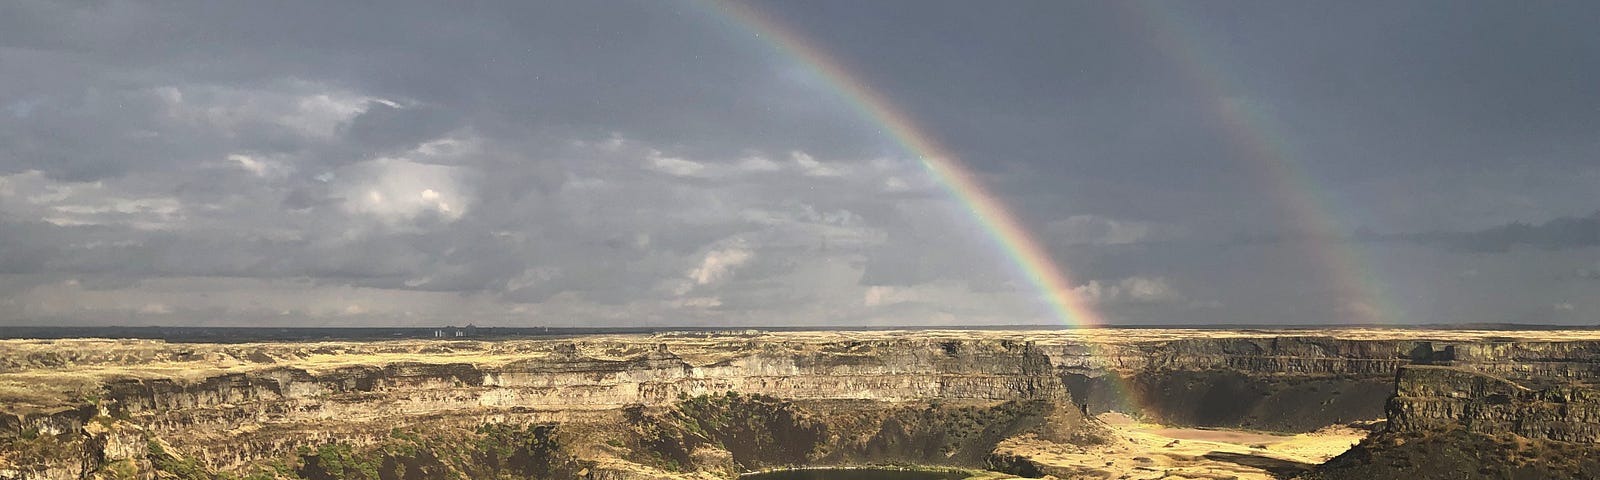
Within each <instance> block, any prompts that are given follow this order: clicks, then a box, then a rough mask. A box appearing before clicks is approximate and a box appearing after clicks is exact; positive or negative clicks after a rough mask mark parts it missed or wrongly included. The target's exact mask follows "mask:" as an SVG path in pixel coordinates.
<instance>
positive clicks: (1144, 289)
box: [1072, 276, 1183, 304]
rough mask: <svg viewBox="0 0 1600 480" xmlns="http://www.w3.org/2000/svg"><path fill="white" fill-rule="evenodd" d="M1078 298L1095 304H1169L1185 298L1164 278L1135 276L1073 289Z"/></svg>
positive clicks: (1091, 283) (1092, 283)
mask: <svg viewBox="0 0 1600 480" xmlns="http://www.w3.org/2000/svg"><path fill="white" fill-rule="evenodd" d="M1072 293H1073V294H1074V295H1077V296H1078V298H1081V299H1084V300H1085V301H1088V302H1091V303H1095V304H1119V303H1120V304H1137V303H1167V302H1174V301H1180V300H1183V296H1182V295H1180V294H1179V293H1178V291H1177V290H1175V289H1173V288H1172V285H1170V284H1168V283H1167V280H1166V279H1165V278H1163V277H1140V276H1133V277H1128V278H1124V279H1122V280H1119V281H1117V282H1115V283H1101V282H1100V281H1098V280H1090V281H1089V283H1085V284H1083V285H1079V286H1077V287H1074V288H1073V289H1072Z"/></svg>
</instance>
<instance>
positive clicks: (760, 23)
mask: <svg viewBox="0 0 1600 480" xmlns="http://www.w3.org/2000/svg"><path fill="white" fill-rule="evenodd" d="M714 7H715V8H716V9H717V10H718V11H720V12H722V13H725V14H727V15H728V16H729V17H731V18H733V19H734V20H735V22H734V23H736V24H738V25H741V26H743V27H745V28H746V29H748V30H749V31H750V33H752V34H754V35H756V36H758V37H760V38H763V39H765V40H766V41H767V43H769V44H771V45H773V46H774V47H775V48H777V49H778V50H779V51H781V52H782V53H783V54H785V55H788V56H790V57H793V58H794V59H796V60H798V61H799V62H801V63H802V64H804V65H805V66H807V67H809V68H811V69H813V70H814V71H815V72H816V73H817V74H818V75H819V76H820V77H821V78H822V79H823V80H825V81H826V82H827V84H828V85H829V86H831V87H833V88H834V89H835V90H837V91H838V93H839V94H840V95H841V96H842V97H843V98H845V99H847V100H849V103H850V104H851V105H852V106H853V107H854V108H856V109H857V110H858V111H859V113H860V114H861V115H863V116H864V117H866V118H867V119H868V120H870V121H872V122H874V123H876V124H878V125H880V126H882V128H883V129H884V130H885V131H886V133H887V134H888V135H889V137H890V138H892V139H893V140H894V141H895V142H897V143H899V144H900V145H901V146H902V147H903V148H905V149H906V150H907V151H909V152H910V153H911V154H913V155H915V156H916V157H917V159H918V160H919V161H920V162H921V163H922V166H923V167H925V168H927V170H928V172H929V173H931V174H932V175H933V177H934V178H935V179H936V180H938V182H939V184H940V185H942V186H943V187H944V188H945V190H947V191H949V193H950V195H951V196H952V197H953V198H955V199H957V200H958V201H959V202H960V203H961V204H962V206H963V207H964V208H965V209H966V210H967V211H968V213H969V214H971V216H972V218H973V219H974V220H976V221H977V222H978V224H979V225H980V226H981V227H983V229H984V231H986V232H987V233H988V234H989V236H990V238H992V239H993V240H994V242H995V243H996V244H997V245H998V246H999V247H1000V249H1001V250H1002V251H1004V252H1005V255H1006V257H1007V258H1008V259H1009V260H1010V261H1011V262H1012V263H1013V264H1015V265H1016V267H1017V268H1018V270H1020V271H1021V273H1022V275H1023V276H1024V277H1026V278H1027V280H1028V282H1029V283H1031V284H1032V285H1033V286H1034V287H1035V288H1037V289H1038V290H1039V293H1040V295H1042V296H1043V297H1044V301H1045V302H1046V303H1047V304H1048V305H1049V307H1050V309H1051V312H1052V314H1053V315H1054V316H1055V317H1056V319H1057V320H1059V321H1061V322H1063V323H1065V324H1067V325H1070V326H1075V327H1099V326H1103V325H1104V321H1103V320H1102V319H1101V318H1100V316H1099V314H1097V313H1095V311H1094V310H1092V309H1090V308H1089V306H1088V305H1087V304H1086V303H1085V302H1084V301H1083V299H1081V298H1079V297H1078V295H1077V294H1076V293H1075V292H1073V290H1072V287H1071V285H1072V282H1071V279H1070V278H1069V277H1068V276H1067V272H1065V271H1063V270H1062V269H1061V268H1060V267H1058V266H1057V265H1056V262H1055V261H1054V260H1052V259H1051V258H1050V255H1049V254H1047V253H1045V250H1044V248H1043V247H1041V246H1040V245H1039V242H1038V241H1036V240H1034V238H1033V236H1032V235H1030V234H1029V233H1028V231H1027V229H1025V228H1023V227H1022V224H1021V222H1018V221H1017V218H1016V216H1015V215H1012V214H1011V212H1010V211H1009V210H1007V209H1006V206H1005V205H1004V204H1002V203H1001V202H1000V200H999V199H997V198H995V196H994V195H992V194H990V193H989V192H988V191H987V190H986V189H984V187H983V185H982V184H980V183H979V182H978V179H977V176H976V175H974V174H973V173H972V172H970V171H968V170H967V169H966V168H965V167H964V166H962V165H961V164H960V163H958V161H957V160H956V157H955V156H954V155H951V154H950V152H949V150H948V149H946V148H944V147H943V146H941V145H939V142H938V141H937V140H935V139H934V138H933V137H932V136H930V135H928V134H927V133H925V132H923V131H922V129H921V128H919V127H918V126H917V124H916V123H915V122H913V121H912V119H911V118H910V117H909V116H907V115H906V114H905V113H903V112H901V111H900V110H898V109H896V108H894V106H893V105H892V104H891V103H890V102H889V100H888V99H887V98H885V97H884V96H883V95H880V94H878V93H876V92H873V91H872V89H871V88H869V87H868V86H867V85H866V84H865V83H864V82H861V81H858V80H857V79H856V78H855V76H854V75H851V74H850V72H849V71H847V70H846V69H845V68H844V67H843V66H842V65H841V64H840V63H839V62H837V61H835V60H833V59H832V58H831V57H829V56H828V55H826V54H825V53H823V52H822V51H821V50H820V49H818V48H817V47H815V46H812V45H811V44H810V43H809V42H807V41H806V39H805V38H803V37H801V36H799V35H797V34H795V33H794V32H791V31H790V30H789V29H787V28H785V27H784V26H783V25H780V24H778V23H777V22H774V21H772V20H770V19H768V18H766V17H764V16H762V15H761V14H760V12H757V11H755V10H753V9H751V8H750V7H749V6H748V5H745V4H742V3H739V2H716V3H714Z"/></svg>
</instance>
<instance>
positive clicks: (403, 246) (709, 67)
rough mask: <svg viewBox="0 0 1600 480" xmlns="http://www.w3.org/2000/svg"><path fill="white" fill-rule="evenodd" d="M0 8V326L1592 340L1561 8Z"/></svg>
mask: <svg viewBox="0 0 1600 480" xmlns="http://www.w3.org/2000/svg"><path fill="white" fill-rule="evenodd" d="M357 3H358V2H320V1H318V2H218V1H203V2H149V3H145V2H126V1H82V2H79V1H58V0H38V1H35V0H0V325H96V324H102V325H103V324H110V325H250V326H261V325H301V326H358V325H437V324H465V323H468V322H473V323H477V324H479V325H503V326H531V325H613V326H623V325H658V326H659V325H728V326H743V325H867V324H876V325H883V324H899V325H915V324H939V325H950V324H996V323H1001V324H1048V323H1057V322H1061V321H1062V320H1060V319H1055V318H1052V317H1051V316H1050V315H1049V310H1048V309H1047V308H1045V305H1044V304H1043V303H1041V301H1040V293H1039V292H1038V291H1037V290H1036V289H1035V288H1034V286H1033V285H1031V284H1029V283H1028V282H1027V281H1026V280H1025V277H1023V276H1021V275H1020V274H1019V273H1018V272H1019V270H1018V268H1017V266H1016V265H1014V264H1013V263H1011V260H1010V259H1009V258H1007V257H1006V256H1004V254H1003V252H1002V251H1001V250H1000V249H998V248H997V247H996V244H995V243H994V240H993V239H992V238H990V237H989V236H988V234H987V233H986V232H985V231H983V230H982V229H981V228H980V227H979V224H978V223H977V222H976V221H975V220H974V219H973V218H972V217H971V216H970V215H969V214H968V213H966V210H964V209H963V208H962V206H961V205H960V204H959V202H958V201H957V200H955V199H953V198H951V197H950V195H949V194H948V193H947V192H946V191H945V190H944V189H943V188H942V187H941V186H940V185H939V184H937V183H935V179H933V178H932V177H931V176H930V175H929V173H928V172H927V171H926V170H924V168H923V167H922V166H921V165H920V164H919V162H918V161H917V158H916V157H915V154H914V152H911V151H907V150H906V149H905V148H904V147H902V146H901V145H900V144H899V143H898V142H897V141H896V139H894V138H891V137H890V136H889V133H888V132H887V129H885V128H884V126H883V125H881V124H880V123H879V121H878V120H877V119H873V118H869V117H866V116H863V114H862V113H861V110H860V109H858V108H856V106H855V105H854V104H853V103H852V102H853V100H852V99H851V98H849V97H847V96H844V95H841V93H840V88H839V85H838V82H857V83H860V84H862V85H863V86H864V87H865V88H868V89H870V90H871V91H874V92H878V93H879V94H882V95H883V96H884V97H885V98H886V99H887V101H888V102H889V103H891V104H893V105H894V106H895V107H896V108H897V109H899V110H901V111H903V112H905V113H906V114H907V115H908V116H909V117H910V118H912V119H913V120H914V121H915V122H916V123H917V124H918V127H919V128H920V129H921V130H922V131H923V132H924V133H926V134H927V135H929V136H931V137H932V138H936V139H938V141H939V142H941V143H943V144H944V145H946V146H947V147H949V149H950V153H951V154H953V155H954V156H956V157H958V158H959V162H960V163H961V164H963V165H965V166H966V167H967V168H969V169H970V170H972V171H974V172H976V174H977V175H978V176H979V177H980V178H979V179H980V182H981V183H982V184H984V185H985V186H987V187H988V188H989V190H991V191H992V192H993V193H994V194H995V195H996V196H997V197H998V198H999V199H1000V200H1001V201H1002V202H1004V203H1005V204H1007V205H1009V206H1010V207H1011V209H1012V211H1013V212H1014V213H1015V215H1016V216H1017V217H1019V218H1020V219H1022V221H1023V223H1024V224H1025V226H1026V227H1027V228H1028V229H1029V230H1031V233H1032V234H1033V235H1034V236H1035V237H1036V238H1037V239H1038V240H1039V242H1040V243H1041V244H1043V245H1044V246H1045V247H1046V248H1047V250H1049V252H1050V254H1051V255H1053V256H1054V259H1055V261H1056V262H1057V263H1058V264H1059V265H1060V266H1061V267H1062V269H1064V270H1066V271H1068V272H1070V274H1071V276H1072V281H1073V285H1072V287H1074V288H1075V292H1076V293H1075V294H1076V295H1078V296H1079V297H1081V298H1083V299H1084V301H1086V302H1088V303H1090V304H1092V305H1093V308H1094V309H1095V310H1097V311H1099V312H1100V313H1101V314H1102V315H1103V316H1104V317H1105V319H1106V320H1107V321H1109V322H1112V323H1121V324H1141V323H1142V324H1150V323H1160V324H1194V323H1266V324H1293V323H1346V322H1396V323H1399V322H1536V323H1558V324H1595V323H1600V216H1597V214H1596V212H1597V211H1600V88H1597V87H1596V85H1600V28H1595V21H1596V20H1597V19H1600V3H1596V2H1590V1H1573V2H1556V1H1544V2H1502V1H1494V2H1475V1H1462V0H1449V1H1441V2H1420V1H1404V2H1395V1H1374V2H1365V1H1346V2H1278V1H1258V2H1237V1H1235V2H1150V3H1135V2H1100V1H1096V2H1078V1H1048V2H1000V3H987V2H986V3H981V4H978V3H972V2H965V1H962V2H943V1H940V2H932V1H925V0H916V1H874V2H857V1H831V0H830V1H803V2H802V1H794V2H781V3H780V2H756V3H751V4H748V5H747V6H748V7H749V8H750V9H751V10H753V11H756V12H758V13H759V14H760V15H761V16H764V17H766V18H767V19H769V20H770V21H772V22H774V23H777V24H780V25H784V26H786V28H788V29H789V30H791V31H792V32H794V33H795V34H796V35H798V36H799V37H803V38H805V39H807V41H808V42H809V43H810V44H811V45H812V46H813V47H814V48H816V49H818V50H819V51H822V52H824V53H825V54H826V55H828V56H830V57H832V59H833V60H834V61H836V62H838V63H839V64H840V65H843V67H844V69H845V70H846V71H847V72H848V73H849V77H851V78H835V77H827V76H823V75H822V74H820V73H819V70H818V69H817V68H816V67H815V65H811V64H808V63H806V61H804V60H802V59H799V58H797V57H795V56H792V55H790V54H789V53H787V51H786V50H785V49H783V48H779V47H778V46H776V45H774V44H773V43H771V39H773V38H776V37H775V36H774V35H771V34H770V32H767V33H766V34H762V35H758V33H762V32H758V31H757V30H754V29H752V28H751V27H750V24H749V23H747V22H744V21H742V20H740V19H738V18H736V17H735V16H731V15H729V14H727V13H726V12H725V10H726V9H725V8H723V7H722V6H719V5H716V4H712V3H699V2H673V1H656V0H648V1H644V0H641V1H604V2H590V1H571V2H525V1H512V2H503V3H495V2H424V3H420V4H407V3H406V2H383V3H382V4H381V5H366V6H362V5H357Z"/></svg>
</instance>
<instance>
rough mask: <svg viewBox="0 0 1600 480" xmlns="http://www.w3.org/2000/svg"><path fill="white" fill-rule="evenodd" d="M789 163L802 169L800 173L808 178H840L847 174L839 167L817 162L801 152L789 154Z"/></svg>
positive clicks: (796, 151)
mask: <svg viewBox="0 0 1600 480" xmlns="http://www.w3.org/2000/svg"><path fill="white" fill-rule="evenodd" d="M789 161H791V162H794V164H795V166H797V167H799V168H800V173H801V174H803V175H805V176H808V177H838V176H842V175H844V174H845V171H844V169H843V168H841V167H840V166H838V165H833V164H829V163H823V162H819V161H817V159H816V158H813V157H812V156H811V155H810V154H807V153H806V152H802V151H799V150H795V151H791V152H789Z"/></svg>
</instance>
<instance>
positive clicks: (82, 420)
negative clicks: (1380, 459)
mask: <svg viewBox="0 0 1600 480" xmlns="http://www.w3.org/2000/svg"><path fill="white" fill-rule="evenodd" d="M1311 333H1317V334H1316V335H1311V334H1308V331H1188V330H1127V331H1110V330H1102V331H1067V332H1052V331H1037V332H1028V331H1023V332H964V331H926V332H915V333H908V332H796V333H781V334H778V333H774V334H767V333H760V332H739V333H730V334H676V335H674V334H667V335H656V336H611V337H584V338H574V339H554V340H515V341H498V342H475V341H396V342H366V343H361V342H322V343H304V344H295V343H283V344H241V345H215V344H167V343H162V342H156V341H95V340H83V341H71V340H68V341H55V342H27V341H12V342H0V400H4V403H3V404H4V407H0V442H6V443H0V445H7V446H6V447H4V448H0V450H8V451H5V452H0V478H87V477H88V476H90V475H91V474H95V475H98V474H99V473H96V472H101V471H103V470H105V468H106V467H105V466H106V465H112V464H116V463H118V462H130V461H131V462H134V463H139V462H148V460H145V459H148V458H152V452H153V449H160V450H161V451H170V452H174V454H175V455H176V454H181V455H183V458H185V459H188V460H192V461H195V462H198V463H199V464H203V465H205V466H207V467H209V468H213V469H218V470H223V471H229V470H236V469H239V468H242V467H244V466H247V465H252V464H256V463H259V462H261V461H263V460H266V459H272V458H283V457H286V456H293V455H297V454H304V449H305V448H306V447H308V446H311V447H314V446H317V445H326V444H330V443H340V444H345V445H354V446H358V447H359V446H363V445H367V446H372V445H379V444H381V443H383V442H387V441H390V440H391V438H390V437H391V436H392V435H394V434H395V432H396V431H398V430H402V429H406V428H412V427H416V426H422V425H432V426H441V425H442V426H455V427H459V428H460V429H464V430H471V429H472V428H474V426H476V425H484V424H552V425H554V424H560V425H589V426H591V427H584V428H590V429H592V431H590V432H591V433H588V434H586V435H591V436H594V437H596V438H602V437H604V436H605V435H612V434H618V435H620V433H616V432H610V433H606V431H605V430H604V428H603V427H600V426H604V425H612V424H625V423H628V422H629V421H633V422H634V423H638V422H637V421H636V420H637V419H634V420H628V419H627V418H626V417H625V416H626V415H627V414H626V413H625V412H627V411H629V410H628V409H629V408H646V409H657V410H659V409H662V408H675V407H674V405H678V404H679V402H682V401H683V400H684V399H685V398H693V397H698V396H702V395H720V394H723V393H726V392H737V393H740V394H745V395H758V396H761V397H764V398H775V399H782V400H784V401H797V402H803V403H805V402H809V403H805V405H804V407H805V408H801V409H800V410H797V411H800V412H802V413H803V414H795V415H797V416H796V417H795V418H802V417H804V418H810V417H807V416H806V415H813V414H816V412H827V413H826V414H825V415H823V414H816V415H822V416H824V417H826V418H825V419H823V420H816V421H820V422H823V423H822V424H821V425H822V426H821V427H819V428H822V429H823V430H825V431H831V432H835V433H834V434H835V435H838V434H839V433H838V432H865V433H859V434H851V435H855V436H857V437H861V438H863V440H861V441H860V445H859V448H858V449H857V450H856V451H853V452H854V453H848V454H846V453H838V452H836V453H834V454H833V455H834V457H832V458H836V459H846V458H849V459H862V458H865V457H862V455H867V453H864V452H869V451H872V450H871V449H872V448H878V449H879V450H877V451H880V452H889V451H897V452H898V451H906V450H905V449H904V448H901V447H896V448H898V450H896V449H887V450H886V449H885V448H886V447H882V446H881V445H895V444H906V443H908V442H912V440H910V439H913V438H915V439H919V440H916V442H923V441H926V442H932V443H938V442H941V441H944V440H938V439H949V438H958V437H959V438H967V437H968V436H969V435H967V433H962V432H959V431H950V430H948V429H945V428H943V427H937V426H931V425H920V426H914V427H913V426H911V425H916V424H917V422H919V421H920V422H924V423H927V422H943V421H946V420H930V419H948V420H949V421H952V422H953V421H956V420H954V419H958V418H980V417H981V418H988V417H993V416H994V415H991V414H990V413H984V412H988V411H989V410H981V409H984V408H990V407H987V406H983V405H995V404H1000V403H1004V402H1018V401H1044V402H1047V403H1049V404H1065V403H1067V402H1071V403H1077V404H1083V403H1087V404H1088V406H1089V407H1090V408H1091V409H1093V410H1096V411H1101V410H1107V409H1117V410H1121V411H1125V412H1132V413H1136V414H1143V415H1145V416H1147V417H1149V418H1151V419H1154V420H1159V421H1164V422H1168V423H1176V424H1193V425H1211V426H1245V427H1252V428H1261V429H1268V430H1280V431H1307V430H1311V429H1315V428H1318V427H1321V426H1325V425H1329V424H1333V423H1340V422H1346V421H1356V420H1366V419H1375V418H1379V417H1382V416H1384V415H1385V400H1386V399H1388V397H1390V396H1391V394H1394V393H1395V392H1396V391H1397V390H1396V389H1397V386H1396V385H1397V384H1396V378H1397V375H1398V378H1399V379H1400V381H1399V386H1398V392H1399V395H1398V396H1396V397H1395V398H1396V400H1395V401H1393V402H1389V403H1388V405H1389V410H1388V414H1389V418H1390V420H1391V422H1394V424H1395V425H1396V426H1397V428H1412V427H1415V428H1431V427H1432V426H1435V425H1436V424H1443V423H1449V422H1467V423H1471V424H1473V425H1478V426H1480V427H1481V428H1484V429H1488V430H1495V431H1510V432H1517V433H1519V434H1521V433H1523V432H1526V433H1528V434H1532V435H1536V436H1542V437H1541V438H1559V439H1575V440H1577V441H1583V440H1582V439H1585V438H1588V439H1591V440H1588V441H1593V440H1592V439H1593V436H1594V435H1595V431H1596V430H1595V429H1594V423H1595V420H1594V419H1595V415H1596V413H1595V412H1594V410H1593V408H1592V404H1591V403H1589V402H1590V400H1589V399H1591V398H1594V397H1593V396H1592V394H1590V393H1587V392H1588V390H1583V389H1578V388H1568V387H1567V386H1570V385H1581V384H1586V383H1589V382H1592V381H1593V380H1594V379H1595V378H1597V377H1600V368H1597V366H1600V339H1595V338H1587V337H1585V338H1557V339H1548V338H1533V337H1532V336H1533V335H1534V334H1525V335H1522V336H1519V337H1507V338H1501V336H1511V335H1513V334H1512V333H1508V332H1493V333H1485V332H1466V333H1462V332H1439V331H1376V332H1375V331H1367V330H1357V331H1346V332H1339V331H1332V332H1327V331H1324V332H1311ZM1409 365H1445V366H1449V367H1450V368H1447V369H1438V368H1422V367H1408V366H1409ZM1473 375H1486V376H1485V377H1483V378H1505V379H1515V380H1514V381H1517V382H1522V384H1523V385H1539V386H1540V387H1539V388H1540V389H1539V390H1531V389H1528V388H1527V387H1522V386H1516V385H1512V384H1511V383H1510V382H1513V380H1506V382H1508V383H1505V384H1502V383H1496V382H1492V381H1486V380H1482V379H1480V378H1478V377H1474V376H1473ZM1544 385H1548V387H1544ZM1513 387H1515V388H1513ZM1563 388H1566V389H1565V390H1563ZM1513 394H1514V395H1513ZM1502 398H1503V399H1505V400H1506V402H1502ZM938 402H954V403H956V404H962V405H967V404H970V405H978V406H977V407H968V406H962V407H961V408H980V410H974V411H969V412H967V413H962V414H960V415H955V414H949V413H948V412H947V413H919V414H916V415H912V414H910V413H905V412H900V413H891V410H893V409H896V408H902V407H904V406H907V405H913V406H917V405H920V406H921V407H916V408H924V410H918V411H923V412H944V411H945V410H940V409H947V408H946V407H938V408H933V407H929V406H930V405H934V404H937V403H938ZM1497 402H1499V403H1497ZM905 408H911V407H905ZM951 408H953V407H951ZM1046 410H1049V409H1046ZM1069 410H1073V412H1072V413H1074V414H1075V413H1076V412H1075V410H1076V409H1075V408H1073V409H1069ZM894 411H898V410H894ZM951 411H954V410H951ZM805 412H810V413H805ZM862 412H868V413H862ZM1397 412H1398V413H1397ZM1535 412H1547V413H1539V414H1535ZM1030 415H1031V414H1030ZM1050 415H1055V414H1050ZM640 418H643V417H640ZM851 418H853V419H855V420H850V421H846V420H844V419H851ZM914 418H921V419H923V420H913V419H914ZM890 419H896V420H893V421H892V422H890V421H889V420H890ZM807 421H811V420H807ZM850 422H855V423H850ZM885 422H888V423H885ZM856 423H859V424H861V425H866V426H861V425H855V424H856ZM847 424H848V425H847ZM885 425H889V426H893V428H894V429H899V430H900V431H902V433H903V435H901V436H900V437H896V436H894V435H889V436H888V437H882V435H883V434H882V432H883V431H884V429H885V428H888V427H885ZM895 425H898V426H895ZM1019 425H1020V424H1019ZM455 427H451V428H455ZM652 428H654V427H652ZM674 428H677V427H674ZM685 428H687V427H685ZM973 428H977V427H973ZM984 428H989V427H984ZM1008 428H1009V427H1008ZM691 430H692V429H691ZM568 431H569V432H570V431H573V430H572V429H571V428H569V429H568ZM652 431H654V430H652ZM685 431H689V430H685ZM1001 431H1010V430H997V431H996V432H1001ZM593 432H601V433H593ZM905 432H923V433H919V434H916V435H912V434H909V433H905ZM691 433H692V432H691ZM969 433H971V432H969ZM996 434H997V433H995V432H990V433H989V434H986V435H988V436H993V435H996ZM630 435H634V436H635V437H637V436H638V435H637V432H634V434H630ZM919 435H921V436H919ZM974 435H976V434H975V433H974ZM980 436H981V435H980ZM880 437H881V438H880ZM901 437H904V438H901ZM924 437H927V438H924ZM628 438H633V437H628ZM874 438H875V439H878V440H873V441H868V440H870V439H874ZM884 438H890V439H891V440H892V439H893V438H900V440H893V441H891V440H884ZM930 439H932V440H930ZM595 441H598V440H595ZM842 441H843V440H837V441H829V442H824V443H839V442H842ZM986 441H987V440H986ZM873 442H877V443H873ZM885 442H887V443H885ZM897 442H898V443H897ZM846 443H848V442H846ZM982 444H983V443H981V442H980V443H973V444H970V445H966V446H962V447H960V449H963V450H962V451H968V450H972V449H977V448H980V446H981V445H982ZM707 445H712V446H714V445H713V444H710V443H708V444H707ZM872 445H879V446H877V447H873V446H872ZM964 445H965V444H964ZM631 447H633V445H630V448H631ZM707 448H711V447H710V446H708V447H707ZM949 448H955V447H949ZM708 451H709V452H711V453H706V452H700V453H695V452H683V455H685V458H686V459H687V458H690V457H691V456H692V455H712V456H713V457H715V456H716V455H720V454H716V453H715V452H716V451H715V449H712V450H708ZM972 451H974V452H975V451H976V450H972ZM968 453H969V454H971V453H972V452H968ZM818 455H821V454H818ZM968 456H969V457H970V456H971V455H968ZM173 458H177V457H173ZM808 458H813V457H808ZM814 458H828V457H825V456H816V457H814ZM686 461H687V460H686ZM841 461H842V460H841ZM596 468H598V467H596ZM584 470H592V471H591V473H592V472H593V471H601V470H594V469H590V468H588V467H585V468H584ZM590 476H591V477H593V476H595V475H590ZM602 476H603V475H602Z"/></svg>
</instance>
